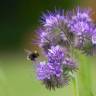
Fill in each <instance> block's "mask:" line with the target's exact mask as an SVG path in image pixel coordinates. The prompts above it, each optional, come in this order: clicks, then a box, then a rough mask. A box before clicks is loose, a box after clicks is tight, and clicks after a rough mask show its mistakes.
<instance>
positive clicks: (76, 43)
mask: <svg viewBox="0 0 96 96" xmlns="http://www.w3.org/2000/svg"><path fill="white" fill-rule="evenodd" d="M72 12H73V11H72ZM72 12H70V13H69V14H67V15H65V14H64V11H56V12H53V13H52V12H49V13H48V14H44V15H43V17H42V25H41V28H40V29H39V30H38V32H37V33H38V42H37V44H38V46H39V47H40V48H42V49H43V51H44V53H45V54H44V55H45V57H46V58H47V60H44V61H43V62H42V61H41V62H40V63H39V64H37V67H36V72H37V78H38V79H39V80H40V81H42V83H43V84H45V86H46V88H48V89H55V88H59V87H62V86H64V85H66V84H68V83H69V81H70V79H71V76H70V73H71V74H74V71H76V69H77V64H76V60H75V58H73V57H72V56H71V54H70V53H71V49H74V48H75V49H79V50H83V51H84V52H85V53H90V52H91V51H90V50H91V49H92V48H91V47H92V46H94V45H96V28H95V24H94V23H93V21H92V19H91V16H90V14H91V11H90V10H89V9H87V10H85V9H80V8H76V10H75V11H74V13H72ZM70 14H71V15H70ZM90 45H91V47H89V46H90Z"/></svg>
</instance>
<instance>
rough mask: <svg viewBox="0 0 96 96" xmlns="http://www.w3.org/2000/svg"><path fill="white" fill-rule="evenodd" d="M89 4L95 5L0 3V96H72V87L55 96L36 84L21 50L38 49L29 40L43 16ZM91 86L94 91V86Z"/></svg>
mask: <svg viewBox="0 0 96 96" xmlns="http://www.w3.org/2000/svg"><path fill="white" fill-rule="evenodd" d="M86 1H87V2H86ZM90 2H93V3H92V4H93V5H94V3H95V1H94V0H92V1H91V0H85V1H84V0H83V2H82V0H1V1H0V96H74V93H73V92H74V91H73V85H72V84H71V83H70V85H69V86H67V87H64V88H60V89H58V90H56V91H55V92H54V91H48V90H46V89H45V87H44V86H42V84H41V82H39V81H37V79H36V76H35V74H34V68H33V66H32V62H30V61H27V60H26V54H25V52H24V49H25V48H27V49H31V50H34V49H35V48H37V46H34V45H32V39H33V38H34V34H35V29H36V28H37V27H38V26H39V24H40V21H39V20H40V16H41V15H42V13H43V12H46V10H51V11H52V10H54V9H55V8H56V9H64V10H65V11H66V10H69V9H72V8H74V7H76V6H91V7H93V6H92V4H91V3H90ZM94 6H95V5H94ZM93 9H95V7H94V8H93ZM37 49H38V48H37ZM38 50H39V49H38ZM95 67H96V66H95V65H93V66H92V74H93V73H94V72H96V71H95ZM94 76H95V75H94V74H93V75H92V78H93V77H94ZM95 81H96V79H93V82H95ZM93 85H94V86H93V89H94V88H95V85H96V84H95V83H93ZM94 91H95V93H96V90H94ZM72 94H73V95H72Z"/></svg>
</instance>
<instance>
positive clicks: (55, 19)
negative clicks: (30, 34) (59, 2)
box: [42, 10, 65, 27]
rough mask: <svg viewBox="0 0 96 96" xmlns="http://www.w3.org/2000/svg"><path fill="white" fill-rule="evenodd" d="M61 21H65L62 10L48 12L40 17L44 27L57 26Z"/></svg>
mask: <svg viewBox="0 0 96 96" xmlns="http://www.w3.org/2000/svg"><path fill="white" fill-rule="evenodd" d="M61 22H65V17H64V11H63V10H62V11H56V12H54V13H51V12H49V13H48V14H44V15H43V17H42V23H43V26H45V27H53V26H54V25H56V26H58V25H59V24H60V23H61Z"/></svg>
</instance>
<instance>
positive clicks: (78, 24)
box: [68, 8, 92, 35]
mask: <svg viewBox="0 0 96 96" xmlns="http://www.w3.org/2000/svg"><path fill="white" fill-rule="evenodd" d="M68 23H69V24H68V26H69V28H70V29H71V31H72V32H74V33H75V34H78V35H82V34H85V33H87V34H88V33H89V32H90V28H91V26H92V19H91V18H90V10H88V9H87V10H84V9H83V10H82V9H80V8H77V9H76V13H75V14H74V15H73V16H72V17H71V20H69V22H68Z"/></svg>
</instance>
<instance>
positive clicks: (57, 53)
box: [48, 45, 64, 63]
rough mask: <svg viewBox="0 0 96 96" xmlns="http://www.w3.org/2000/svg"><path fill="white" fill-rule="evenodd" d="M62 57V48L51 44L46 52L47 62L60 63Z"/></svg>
mask: <svg viewBox="0 0 96 96" xmlns="http://www.w3.org/2000/svg"><path fill="white" fill-rule="evenodd" d="M63 59H64V50H63V48H62V47H60V46H58V45H57V46H52V47H51V49H49V52H48V60H49V62H56V63H57V62H58V63H61V62H62V61H63Z"/></svg>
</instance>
